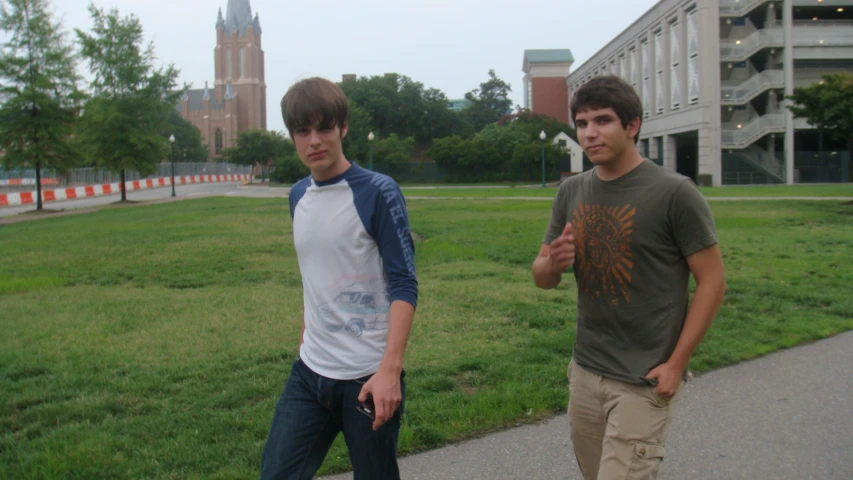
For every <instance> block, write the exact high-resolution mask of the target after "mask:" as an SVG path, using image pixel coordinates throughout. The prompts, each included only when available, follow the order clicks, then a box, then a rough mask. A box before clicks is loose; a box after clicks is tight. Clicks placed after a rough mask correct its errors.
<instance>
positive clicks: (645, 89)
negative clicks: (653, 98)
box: [640, 39, 651, 118]
mask: <svg viewBox="0 0 853 480" xmlns="http://www.w3.org/2000/svg"><path fill="white" fill-rule="evenodd" d="M650 59H651V53H650V49H649V40H648V39H643V70H642V71H643V83H642V86H641V87H640V88H641V89H642V90H641V93H640V98H641V99H642V101H643V118H649V95H650V94H651V85H650V82H649V70H650V68H651V66H650V65H649V64H650V63H651V60H650Z"/></svg>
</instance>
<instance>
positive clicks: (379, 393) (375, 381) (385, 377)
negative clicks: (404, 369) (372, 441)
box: [358, 369, 403, 430]
mask: <svg viewBox="0 0 853 480" xmlns="http://www.w3.org/2000/svg"><path fill="white" fill-rule="evenodd" d="M368 393H370V394H372V395H373V405H374V407H375V408H376V411H375V413H376V419H375V420H374V421H373V429H374V430H377V429H379V427H381V426H382V424H383V423H385V422H387V421H388V420H389V419H390V418H391V417H392V416H394V412H396V411H397V409H398V408H399V407H400V402H402V400H403V394H402V392H401V391H400V374H399V372H398V373H397V374H396V375H395V374H393V373H388V372H383V371H382V370H381V369H380V370H379V371H378V372H376V373H375V374H374V375H373V376H372V377H370V380H368V381H367V383H365V384H364V386H363V387H361V393H359V394H358V401H359V402H363V401H365V400H367V394H368Z"/></svg>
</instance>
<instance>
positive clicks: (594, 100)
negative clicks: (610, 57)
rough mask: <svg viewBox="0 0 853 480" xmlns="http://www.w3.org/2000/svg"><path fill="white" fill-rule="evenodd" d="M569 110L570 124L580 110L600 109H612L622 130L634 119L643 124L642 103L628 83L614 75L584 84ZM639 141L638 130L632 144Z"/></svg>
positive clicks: (573, 98) (576, 93) (574, 97)
mask: <svg viewBox="0 0 853 480" xmlns="http://www.w3.org/2000/svg"><path fill="white" fill-rule="evenodd" d="M569 108H570V110H571V116H572V122H574V121H575V117H576V116H577V114H578V112H580V111H582V110H587V109H593V110H599V109H602V108H612V109H613V111H614V112H616V115H617V116H618V117H619V120H620V121H621V122H622V128H628V124H629V123H631V121H632V120H634V119H635V118H637V119H639V120H640V123H641V124H642V122H643V103H642V102H641V101H640V97H639V96H638V95H637V91H636V90H634V87H632V86H631V85H629V84H628V82H626V81H625V80H622V79H621V78H619V77H617V76H615V75H604V76H601V77H595V78H593V79H592V80H590V81H588V82H586V83H584V84H583V85H582V86H581V88H579V89H578V91H577V92H575V94H574V96H572V103H571V105H570V106H569ZM639 139H640V130H639V128H638V129H637V135H636V136H635V137H634V143H636V142H637V141H638V140H639Z"/></svg>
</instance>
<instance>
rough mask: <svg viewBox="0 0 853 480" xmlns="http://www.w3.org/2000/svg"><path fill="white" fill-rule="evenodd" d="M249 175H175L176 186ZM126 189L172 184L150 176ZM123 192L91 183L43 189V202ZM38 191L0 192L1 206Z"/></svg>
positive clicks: (128, 184)
mask: <svg viewBox="0 0 853 480" xmlns="http://www.w3.org/2000/svg"><path fill="white" fill-rule="evenodd" d="M248 178H249V175H242V174H241V175H235V174H227V175H182V176H175V186H177V185H188V184H194V183H216V182H239V181H241V180H246V179H248ZM124 185H125V190H126V191H127V192H132V191H134V190H147V189H149V188H160V187H167V186H171V185H172V182H171V178H170V177H161V178H148V179H145V180H132V181H129V182H124ZM119 193H121V184H120V183H105V184H101V185H90V186H87V187H73V188H57V189H52V190H42V192H41V194H42V195H41V196H42V202H44V203H48V202H60V201H63V200H74V199H77V198H86V197H100V196H102V195H116V194H119ZM35 200H36V192H21V193H8V194H7V193H0V207H13V206H17V205H28V204H31V203H36V201H35Z"/></svg>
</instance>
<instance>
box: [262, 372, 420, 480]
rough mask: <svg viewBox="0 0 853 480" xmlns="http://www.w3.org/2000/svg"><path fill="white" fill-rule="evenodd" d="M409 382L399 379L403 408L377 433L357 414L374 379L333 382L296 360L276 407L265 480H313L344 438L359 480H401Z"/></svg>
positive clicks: (264, 466) (264, 467)
mask: <svg viewBox="0 0 853 480" xmlns="http://www.w3.org/2000/svg"><path fill="white" fill-rule="evenodd" d="M404 376H405V373H402V374H401V375H400V389H401V392H402V394H403V401H402V402H401V403H400V408H398V409H397V411H396V412H395V413H394V416H393V417H392V418H391V419H389V420H388V421H387V422H385V423H384V424H383V425H382V426H381V427H379V430H376V431H374V430H373V421H372V420H371V419H370V418H368V417H367V416H366V415H364V414H363V413H361V412H359V411H357V410H356V406H357V405H358V404H359V402H358V394H359V393H360V392H361V387H362V386H364V384H365V383H366V382H367V381H368V380H369V379H370V377H371V375H368V376H366V377H362V378H359V379H356V380H333V379H331V378H326V377H323V376H321V375H318V374H316V373H314V372H313V371H312V370H311V369H310V368H308V367H307V366H306V365H305V363H303V362H302V360H300V359H299V358H297V359H296V361H295V362H293V367H292V368H291V370H290V377H289V378H288V379H287V383H286V384H285V386H284V392H282V394H281V398H279V400H278V404H277V405H276V407H275V415H274V416H273V419H272V426H271V427H270V432H269V437H267V444H266V447H265V448H264V455H263V459H262V461H261V480H271V479H280V480H303V479H304V480H310V479H312V478H313V477H314V474H315V473H316V472H317V469H319V468H320V465H322V464H323V459H324V458H325V457H326V454H327V453H328V451H329V448H330V447H331V446H332V442H333V441H334V440H335V437H337V436H338V433H339V432H343V433H344V440H346V444H347V449H348V450H349V456H350V461H351V462H352V467H353V478H354V479H355V480H360V479H386V478H387V479H395V480H397V479H399V478H400V471H399V469H398V468H397V436H398V434H399V433H400V419H401V417H402V415H403V405H404V404H405V399H406V384H405V382H404V381H403V377H404Z"/></svg>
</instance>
